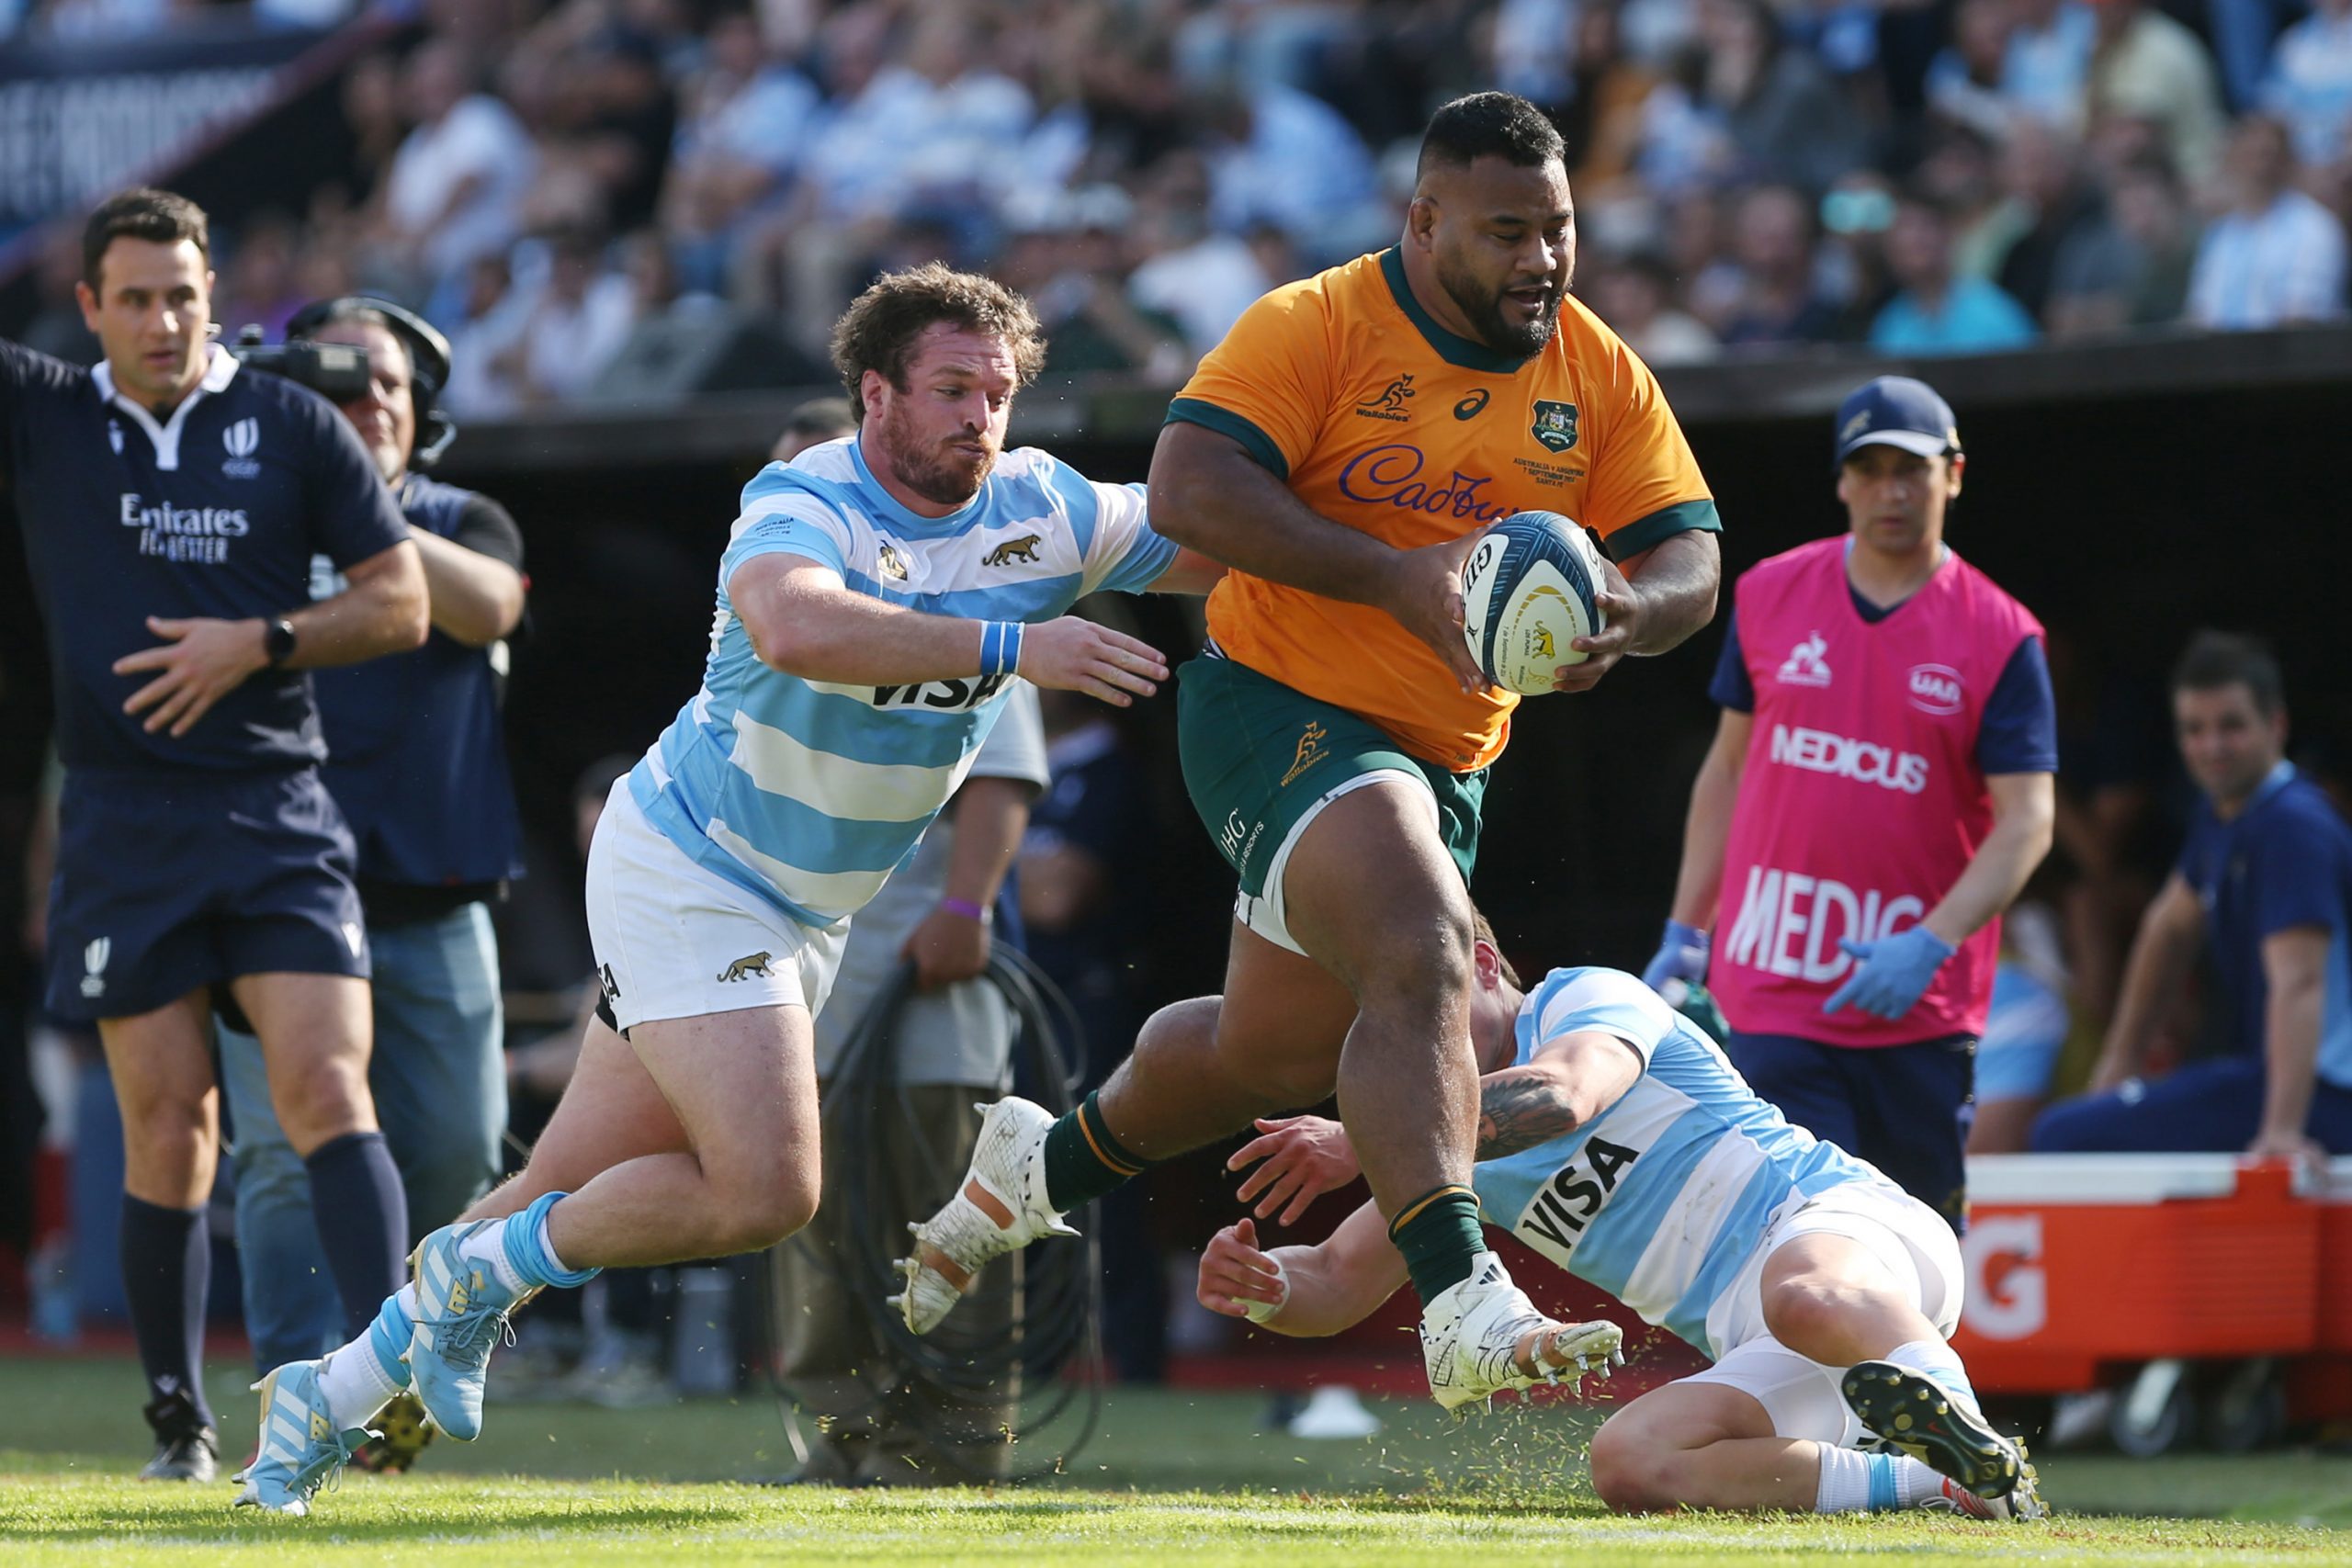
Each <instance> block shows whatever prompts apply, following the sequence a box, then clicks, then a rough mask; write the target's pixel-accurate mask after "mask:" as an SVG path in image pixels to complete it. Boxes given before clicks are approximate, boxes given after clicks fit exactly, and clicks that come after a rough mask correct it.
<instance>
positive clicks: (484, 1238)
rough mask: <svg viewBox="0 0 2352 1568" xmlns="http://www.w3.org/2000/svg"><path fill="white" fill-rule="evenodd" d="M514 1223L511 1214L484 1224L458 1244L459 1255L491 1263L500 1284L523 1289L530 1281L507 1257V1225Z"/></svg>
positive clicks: (493, 1272) (510, 1288) (492, 1270)
mask: <svg viewBox="0 0 2352 1568" xmlns="http://www.w3.org/2000/svg"><path fill="white" fill-rule="evenodd" d="M514 1223H515V1216H514V1215H511V1214H510V1215H508V1216H507V1217H506V1218H505V1219H503V1220H499V1221H497V1222H496V1223H494V1224H487V1225H484V1226H482V1227H481V1229H480V1230H478V1231H476V1232H474V1233H473V1235H469V1236H468V1237H466V1238H465V1239H464V1240H463V1241H461V1242H459V1243H458V1257H460V1258H471V1259H473V1260H474V1261H475V1262H477V1263H487V1264H489V1265H490V1271H491V1272H492V1274H494V1275H496V1276H497V1277H498V1282H499V1283H500V1284H502V1285H503V1286H505V1287H506V1288H507V1289H508V1290H510V1291H523V1290H526V1289H528V1288H529V1285H530V1281H528V1280H525V1279H524V1278H523V1276H522V1275H520V1274H518V1273H516V1272H515V1265H514V1264H512V1263H510V1262H508V1261H507V1258H506V1227H507V1226H508V1225H511V1224H514Z"/></svg>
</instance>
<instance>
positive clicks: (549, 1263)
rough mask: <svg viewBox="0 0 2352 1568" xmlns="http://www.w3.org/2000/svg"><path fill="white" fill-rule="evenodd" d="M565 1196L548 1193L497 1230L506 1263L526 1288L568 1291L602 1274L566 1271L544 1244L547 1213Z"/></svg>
mask: <svg viewBox="0 0 2352 1568" xmlns="http://www.w3.org/2000/svg"><path fill="white" fill-rule="evenodd" d="M566 1196H568V1194H566V1193H562V1192H550V1193H548V1194H547V1195H546V1196H545V1197H543V1198H540V1199H538V1200H537V1201H535V1202H534V1203H532V1205H531V1206H530V1207H529V1208H527V1209H526V1210H524V1211H523V1212H522V1213H519V1214H515V1215H514V1216H512V1217H511V1218H509V1219H508V1220H507V1222H506V1224H504V1225H503V1227H502V1228H501V1229H502V1235H501V1239H502V1240H503V1241H504V1242H505V1244H506V1262H507V1264H508V1266H509V1267H510V1268H512V1269H514V1270H515V1274H516V1275H517V1276H518V1277H519V1278H520V1279H521V1280H523V1282H524V1283H525V1284H526V1285H549V1286H555V1287H559V1288H561V1289H570V1288H571V1287H573V1286H578V1285H584V1284H586V1283H587V1282H588V1281H589V1280H593V1279H594V1278H595V1277H596V1276H597V1275H598V1274H600V1273H602V1272H604V1270H603V1269H566V1268H565V1267H564V1266H563V1264H562V1263H561V1262H560V1260H559V1259H558V1258H556V1255H555V1249H554V1248H553V1247H550V1246H549V1245H548V1210H550V1209H552V1208H554V1207H555V1206H556V1204H557V1203H559V1202H560V1201H562V1200H563V1199H564V1198H565V1197H566Z"/></svg>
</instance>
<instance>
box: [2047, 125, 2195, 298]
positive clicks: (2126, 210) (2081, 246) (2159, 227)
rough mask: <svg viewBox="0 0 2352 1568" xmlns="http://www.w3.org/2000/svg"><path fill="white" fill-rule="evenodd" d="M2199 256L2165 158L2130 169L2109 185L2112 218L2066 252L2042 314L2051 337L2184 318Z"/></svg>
mask: <svg viewBox="0 0 2352 1568" xmlns="http://www.w3.org/2000/svg"><path fill="white" fill-rule="evenodd" d="M2196 254H2197V234H2196V228H2195V225H2194V223H2193V222H2192V220H2190V217H2189V213H2188V205H2187V203H2186V202H2185V200H2184V199H2183V197H2182V196H2181V191H2180V182H2179V181H2178V180H2177V179H2176V178H2175V177H2174V175H2173V172H2172V169H2171V167H2170V166H2169V165H2168V164H2165V161H2164V157H2163V155H2162V154H2161V153H2158V154H2154V155H2151V156H2150V157H2147V158H2144V159H2143V160H2141V161H2140V162H2138V163H2135V164H2131V165H2130V166H2128V167H2126V168H2125V169H2123V170H2122V171H2121V172H2120V173H2119V174H2118V175H2116V176H2115V178H2114V181H2113V182H2112V184H2111V185H2110V186H2109V190H2108V197H2107V217H2106V218H2105V220H2103V221H2101V222H2099V223H2098V224H2097V225H2095V226H2093V227H2091V228H2089V229H2087V230H2084V231H2079V232H2077V233H2075V235H2073V236H2072V237H2071V238H2069V239H2068V240H2067V242H2066V243H2065V244H2064V246H2063V247H2062V248H2061V249H2060V250H2059V253H2058V261H2057V265H2056V267H2055V269H2054V270H2053V272H2052V277H2051V284H2050V302H2049V304H2048V305H2047V306H2046V307H2045V308H2044V310H2043V315H2042V319H2043V321H2044V322H2045V323H2046V324H2047V325H2048V327H2049V329H2050V334H2051V336H2052V337H2055V338H2077V337H2085V336H2089V335H2093V334H2096V333H2112V332H2120V331H2121V330H2123V329H2125V328H2127V327H2145V326H2154V325H2156V324H2158V323H2160V322H2165V321H2178V320H2179V319H2180V313H2181V307H2182V305H2183V303H2184V302H2185V301H2186V300H2187V299H2188V274H2189V266H2190V265H2191V263H2192V262H2193V261H2194V259H2195V257H2196Z"/></svg>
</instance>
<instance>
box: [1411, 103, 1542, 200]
mask: <svg viewBox="0 0 2352 1568" xmlns="http://www.w3.org/2000/svg"><path fill="white" fill-rule="evenodd" d="M1566 155H1567V143H1566V142H1565V141H1561V140H1560V130H1559V128H1558V127H1557V126H1555V125H1554V124H1553V123H1552V122H1551V120H1550V119H1549V118H1545V116H1544V111H1543V110H1542V109H1539V108H1537V107H1535V106H1534V105H1533V104H1532V103H1529V102H1528V101H1527V100H1526V99H1525V98H1522V97H1521V96H1519V95H1518V94H1517V93H1501V92H1494V93H1473V94H1471V95H1470V96H1468V97H1466V98H1456V99H1454V100H1453V102H1452V103H1450V104H1447V105H1446V106H1445V107H1442V108H1441V109H1439V110H1438V111H1437V113H1435V114H1434V115H1431V116H1430V128H1429V130H1426V131H1424V132H1422V133H1421V156H1420V160H1419V162H1418V163H1416V164H1414V165H1413V177H1414V178H1415V179H1417V180H1418V179H1419V178H1421V177H1422V176H1423V175H1427V174H1428V173H1429V172H1430V169H1431V168H1433V167H1435V166H1436V165H1439V164H1444V165H1445V166H1447V167H1449V168H1457V169H1459V168H1466V167H1468V166H1469V164H1470V162H1471V160H1473V159H1475V158H1500V159H1503V160H1504V161H1505V162H1507V163H1509V164H1512V165H1514V166H1515V167H1518V168H1522V169H1532V168H1533V167H1535V166H1536V165H1537V164H1545V163H1549V162H1551V161H1552V160H1554V159H1555V158H1557V159H1565V158H1566Z"/></svg>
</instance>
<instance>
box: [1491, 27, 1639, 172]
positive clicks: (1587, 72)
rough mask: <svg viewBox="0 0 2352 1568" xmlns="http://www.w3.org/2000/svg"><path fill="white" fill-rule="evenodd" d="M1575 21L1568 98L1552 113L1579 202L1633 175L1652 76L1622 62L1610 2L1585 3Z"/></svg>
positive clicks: (1622, 56)
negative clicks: (1563, 145) (1565, 148)
mask: <svg viewBox="0 0 2352 1568" xmlns="http://www.w3.org/2000/svg"><path fill="white" fill-rule="evenodd" d="M1574 15H1575V18H1576V20H1575V33H1576V42H1575V51H1574V53H1573V54H1572V55H1571V57H1570V60H1569V74H1568V80H1567V89H1568V97H1567V101H1566V103H1564V104H1562V105H1561V106H1560V107H1559V108H1558V109H1557V110H1556V111H1555V117H1556V118H1557V119H1558V121H1559V124H1560V134H1561V136H1562V137H1563V138H1565V139H1566V141H1567V147H1568V152H1567V156H1568V186H1569V188H1570V189H1572V190H1574V191H1575V192H1576V193H1577V197H1578V199H1579V201H1580V202H1581V201H1583V200H1586V199H1589V197H1592V196H1597V195H1600V193H1602V192H1603V191H1605V190H1607V189H1609V188H1610V187H1611V186H1615V185H1616V184H1617V183H1618V182H1619V181H1621V180H1623V179H1624V178H1625V177H1626V176H1627V175H1630V174H1631V173H1632V172H1633V169H1634V160H1635V158H1636V157H1637V156H1638V155H1639V153H1640V152H1641V136H1642V105H1643V104H1644V103H1645V101H1646V100H1647V99H1648V97H1649V96H1650V93H1651V91H1652V89H1654V88H1656V87H1657V74H1656V73H1654V72H1651V71H1648V70H1646V69H1645V68H1644V67H1642V66H1640V65H1637V64H1635V63H1634V62H1633V61H1630V60H1628V59H1626V58H1625V55H1624V52H1623V47H1622V44H1621V41H1620V39H1619V37H1618V26H1617V24H1618V14H1617V7H1616V6H1614V5H1613V4H1610V3H1609V0H1590V3H1589V4H1586V5H1582V6H1576V7H1574ZM1499 30H1500V29H1499V27H1498V31H1499ZM1529 96H1533V95H1529ZM1535 101H1536V102H1537V103H1548V102H1549V101H1550V100H1548V99H1545V98H1541V97H1537V98H1535Z"/></svg>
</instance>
